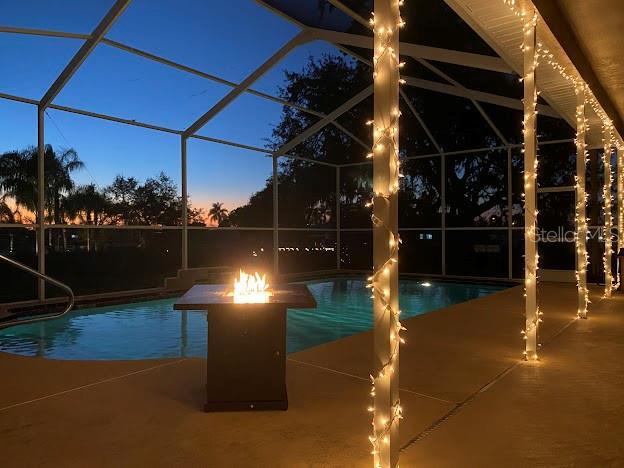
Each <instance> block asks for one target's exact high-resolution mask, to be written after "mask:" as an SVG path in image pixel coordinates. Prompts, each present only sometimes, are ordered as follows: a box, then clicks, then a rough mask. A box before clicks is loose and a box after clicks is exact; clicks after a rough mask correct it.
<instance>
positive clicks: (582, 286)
mask: <svg viewBox="0 0 624 468" xmlns="http://www.w3.org/2000/svg"><path fill="white" fill-rule="evenodd" d="M525 2H526V3H525V5H527V6H530V7H531V8H525V9H524V10H523V9H521V8H520V7H519V5H518V4H519V1H517V0H503V3H504V4H505V5H507V6H509V7H510V9H511V11H512V12H513V13H514V14H515V15H516V16H518V17H519V18H521V19H522V21H523V26H524V40H526V36H527V23H529V21H527V17H528V14H527V13H526V12H525V10H526V11H529V10H531V9H533V11H534V15H535V16H536V14H535V10H534V7H533V6H532V3H531V2H530V0H525ZM535 44H536V47H535V51H536V54H535V55H536V60H537V62H538V63H540V64H542V63H543V64H547V65H549V66H550V67H551V68H552V69H553V70H555V71H557V72H558V73H559V74H560V75H561V76H562V77H563V78H564V79H565V80H567V81H568V82H570V83H571V84H572V86H573V87H574V90H575V93H576V94H577V96H581V97H582V103H581V102H580V101H579V102H578V103H577V137H576V140H577V141H576V144H577V152H578V160H577V179H576V193H577V204H576V226H577V238H576V239H577V259H578V261H577V271H576V277H577V285H578V291H579V306H578V310H577V315H578V316H579V317H586V316H587V308H588V304H589V299H588V296H589V293H588V290H587V283H586V273H587V265H588V264H589V262H588V260H587V259H588V254H587V248H586V242H587V222H588V219H587V218H586V216H585V206H586V202H587V194H586V193H585V168H586V164H587V155H588V154H587V150H586V142H585V133H586V132H587V131H588V125H587V119H586V118H585V112H584V110H585V106H586V105H589V106H590V107H591V108H592V110H593V111H594V113H595V114H596V116H597V117H598V118H599V119H600V121H601V122H602V125H603V129H609V131H610V132H611V134H610V136H609V142H608V143H607V142H605V154H606V153H609V154H610V148H611V146H612V144H613V143H614V142H615V145H616V146H617V147H618V157H617V163H618V249H619V248H621V247H624V239H622V235H623V233H624V203H623V200H622V197H623V196H624V170H622V165H624V150H623V151H620V147H621V146H622V147H624V143H623V142H622V141H621V139H618V138H614V136H613V132H614V130H615V129H614V127H613V123H612V122H611V119H610V118H609V116H608V115H607V113H606V112H605V111H604V109H603V108H602V106H601V105H600V103H599V102H598V100H597V99H596V97H595V95H594V94H593V92H592V91H591V89H590V87H589V86H588V85H587V83H586V82H585V81H584V80H583V79H582V78H581V77H580V75H579V74H578V72H576V71H573V72H570V71H568V69H567V68H566V67H565V66H563V65H561V64H560V63H559V62H558V61H557V60H556V59H555V56H554V54H553V53H552V52H550V50H549V49H547V48H546V47H544V46H543V44H542V43H541V42H538V41H536V42H535ZM522 49H523V51H525V45H524V43H523V46H522ZM580 106H582V108H581V110H582V111H583V118H582V119H583V120H582V121H581V122H579V108H580ZM525 121H526V114H525ZM579 124H580V125H579ZM579 129H582V130H583V138H582V141H580V135H579ZM581 144H582V148H580V145H581ZM607 144H609V151H607V150H606V145H607ZM608 166H609V169H608V170H609V177H607V176H606V175H607V169H606V168H605V184H604V195H605V197H604V198H605V208H604V209H605V231H606V224H607V222H609V223H612V220H611V219H610V218H611V184H612V176H611V169H610V166H611V161H610V157H609V161H608ZM581 173H582V174H581ZM607 179H608V180H607ZM525 181H526V176H525ZM607 184H608V187H607ZM607 189H608V195H607ZM525 191H526V187H525ZM606 205H608V207H607V206H606ZM607 209H608V214H607ZM607 217H609V220H607ZM605 235H606V236H607V237H609V239H611V227H609V230H608V234H607V233H606V234H605ZM611 255H612V246H611V244H610V243H609V242H605V255H604V259H603V260H604V270H605V278H606V279H605V295H610V294H611V290H612V288H613V276H612V272H611V261H610V259H611ZM607 277H608V280H607ZM531 281H532V278H531ZM619 284H620V274H619V273H618V278H617V283H616V287H618V286H619ZM540 315H541V313H539V314H538V319H539V316H540ZM538 323H539V320H538V321H537V323H535V322H531V323H528V322H527V330H525V331H523V335H524V336H525V339H526V337H527V334H528V332H529V330H532V329H533V327H537V324H538Z"/></svg>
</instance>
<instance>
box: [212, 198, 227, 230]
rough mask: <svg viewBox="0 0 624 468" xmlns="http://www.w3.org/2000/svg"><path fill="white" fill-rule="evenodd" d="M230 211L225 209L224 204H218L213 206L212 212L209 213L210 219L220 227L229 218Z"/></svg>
mask: <svg viewBox="0 0 624 468" xmlns="http://www.w3.org/2000/svg"><path fill="white" fill-rule="evenodd" d="M228 213H229V212H228V210H226V209H225V208H223V203H221V202H216V203H213V204H212V207H211V208H210V211H208V219H211V220H212V221H214V222H215V223H217V226H220V225H221V224H222V223H223V222H224V221H225V220H226V219H227V218H228Z"/></svg>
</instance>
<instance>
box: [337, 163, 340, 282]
mask: <svg viewBox="0 0 624 468" xmlns="http://www.w3.org/2000/svg"><path fill="white" fill-rule="evenodd" d="M340 238H341V236H340V166H337V167H336V270H340V248H341V247H340Z"/></svg>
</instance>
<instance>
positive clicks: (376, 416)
mask: <svg viewBox="0 0 624 468" xmlns="http://www.w3.org/2000/svg"><path fill="white" fill-rule="evenodd" d="M388 5H391V7H390V8H391V10H392V13H391V14H387V15H384V16H387V18H385V17H384V18H382V17H380V16H379V15H378V16H377V17H375V14H374V13H373V15H372V18H371V20H370V23H371V26H372V29H373V33H374V36H375V46H374V57H373V79H374V80H375V84H376V86H382V85H383V86H388V88H387V89H390V90H394V89H395V88H394V87H396V90H397V92H396V99H394V96H392V99H391V100H389V101H388V102H387V103H383V104H384V105H386V106H389V110H390V112H389V113H387V112H384V111H385V107H384V106H383V105H381V106H378V105H377V102H376V103H375V107H376V109H379V110H380V113H381V114H382V115H383V116H384V118H382V119H379V121H377V120H371V121H369V122H367V124H368V125H371V126H372V127H373V146H372V151H371V152H370V153H369V154H368V155H367V157H368V158H373V159H374V158H383V159H382V160H384V161H385V160H386V159H387V160H388V164H389V177H388V179H387V180H388V184H387V186H379V185H378V184H374V185H375V186H374V193H373V198H372V201H371V202H370V203H367V206H373V214H372V216H371V220H372V223H373V227H374V229H375V230H376V232H379V231H381V232H384V233H386V234H387V237H388V250H387V258H386V259H385V261H383V262H377V264H376V265H375V266H374V271H373V275H372V276H370V277H369V278H368V285H367V287H368V288H369V289H370V290H371V293H372V296H371V297H372V298H373V301H374V309H375V317H376V321H377V320H378V315H380V316H384V317H387V318H388V319H389V321H388V323H389V327H388V328H389V343H390V346H389V350H388V353H387V356H385V360H382V362H381V366H380V367H379V369H378V370H376V372H375V373H374V375H371V376H370V378H371V391H370V395H371V397H372V398H373V405H372V406H370V407H369V411H370V412H371V413H372V421H371V424H372V428H373V431H372V434H371V435H370V436H369V440H370V443H371V445H372V454H373V456H374V463H375V466H378V467H381V466H385V465H387V464H388V463H391V462H389V460H390V459H391V457H390V456H387V453H386V456H385V457H384V456H383V455H384V454H383V453H382V452H383V450H384V448H388V447H389V445H390V438H391V434H392V432H393V431H394V430H396V429H398V424H399V421H400V420H401V419H402V417H403V411H402V408H401V403H400V400H399V398H398V392H397V394H396V395H397V396H396V399H393V400H392V402H391V404H390V405H388V404H387V402H384V401H378V397H379V394H378V387H379V386H380V385H382V386H383V388H384V391H387V389H389V388H390V383H391V381H390V380H389V379H391V378H392V376H393V374H394V373H395V372H398V368H397V367H398V358H399V347H400V344H401V343H403V339H402V338H401V331H402V330H405V328H404V327H403V326H402V325H401V322H400V319H399V316H400V310H399V309H398V296H397V294H398V291H394V290H392V289H393V288H392V287H391V281H390V278H391V276H392V277H393V278H397V277H398V276H397V275H398V252H399V245H400V243H401V239H400V237H399V235H398V232H397V231H396V226H392V225H391V224H390V220H389V219H388V218H391V217H392V216H391V215H390V212H391V209H392V207H395V206H396V203H397V202H398V191H399V178H400V177H401V174H400V165H399V142H398V135H399V118H400V116H401V112H400V111H399V109H398V85H400V84H402V83H403V80H402V79H401V76H400V72H399V70H400V68H401V67H403V63H401V62H400V59H399V55H398V50H395V47H394V44H397V45H398V34H399V29H400V28H401V27H403V26H404V25H405V22H404V21H403V19H402V18H401V16H400V10H399V9H400V7H401V6H402V5H403V1H402V0H391V1H390V2H388ZM385 6H387V5H385ZM394 80H396V81H394ZM390 94H391V95H392V94H394V93H393V92H391V93H390ZM375 99H376V100H377V99H378V96H377V94H376V97H375ZM379 99H380V100H382V99H383V98H382V97H381V95H380V97H379ZM386 116H387V117H388V118H385V117H386ZM377 117H378V116H376V119H377ZM384 185H385V182H384ZM384 323H385V322H384ZM376 326H377V325H376ZM388 406H389V407H388ZM395 450H396V449H395ZM396 453H397V454H398V451H397V452H396Z"/></svg>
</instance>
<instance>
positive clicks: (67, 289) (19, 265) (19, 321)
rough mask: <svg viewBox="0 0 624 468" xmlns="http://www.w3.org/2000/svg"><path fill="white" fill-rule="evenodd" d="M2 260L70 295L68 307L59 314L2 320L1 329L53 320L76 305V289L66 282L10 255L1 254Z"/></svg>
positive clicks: (0, 258)
mask: <svg viewBox="0 0 624 468" xmlns="http://www.w3.org/2000/svg"><path fill="white" fill-rule="evenodd" d="M0 260H4V261H5V262H7V263H9V264H11V265H13V266H14V267H17V268H19V269H20V270H23V271H25V272H27V273H30V274H31V275H34V276H36V277H37V278H40V279H42V280H44V281H47V282H48V283H50V284H53V285H54V286H57V287H59V288H61V289H62V290H64V291H65V292H67V295H68V296H69V303H68V304H67V307H65V309H64V310H63V312H61V313H59V314H46V315H41V316H40V317H32V318H27V319H17V320H9V321H7V322H0V329H2V328H7V327H13V326H15V325H22V324H25V323H32V322H41V321H44V320H52V319H55V318H59V317H62V316H63V315H65V314H66V313H67V312H69V311H70V310H72V308H73V307H74V302H75V297H74V291H72V289H71V288H70V287H69V286H67V285H66V284H65V283H61V282H60V281H57V280H55V279H54V278H51V277H49V276H47V275H44V274H42V273H39V272H38V271H37V270H33V269H32V268H30V267H28V266H26V265H24V264H22V263H20V262H17V261H15V260H13V259H12V258H9V257H5V256H4V255H0Z"/></svg>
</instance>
